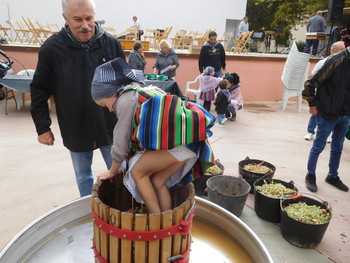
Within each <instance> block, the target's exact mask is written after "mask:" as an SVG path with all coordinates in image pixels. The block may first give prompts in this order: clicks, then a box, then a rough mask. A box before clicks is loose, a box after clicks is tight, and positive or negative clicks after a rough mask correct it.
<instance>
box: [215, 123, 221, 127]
mask: <svg viewBox="0 0 350 263" xmlns="http://www.w3.org/2000/svg"><path fill="white" fill-rule="evenodd" d="M214 126H218V127H222V126H223V125H222V124H219V123H215V125H214Z"/></svg>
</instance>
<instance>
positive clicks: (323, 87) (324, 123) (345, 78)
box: [302, 49, 350, 192]
mask: <svg viewBox="0 0 350 263" xmlns="http://www.w3.org/2000/svg"><path fill="white" fill-rule="evenodd" d="M349 68H350V54H349V50H348V49H345V50H343V51H341V52H338V53H337V54H335V55H332V56H331V57H330V58H328V59H327V61H326V62H325V63H324V65H323V66H322V67H321V68H320V69H319V70H318V71H317V72H316V73H315V74H312V75H311V76H310V77H309V78H308V79H307V80H306V81H305V85H304V86H305V89H304V90H303V92H302V96H303V98H304V99H306V100H307V101H308V103H309V107H310V110H309V111H310V113H311V114H312V115H317V117H316V118H317V132H316V138H315V140H314V142H313V144H312V147H311V150H310V153H309V158H308V163H307V174H306V177H305V184H306V188H307V189H308V190H309V191H311V192H317V184H316V167H317V161H318V157H319V155H320V153H321V152H322V151H323V150H324V148H325V146H326V143H327V142H326V141H327V138H328V136H329V135H330V134H331V132H332V131H333V135H332V142H331V147H330V148H331V150H330V156H329V163H328V167H329V170H328V174H327V177H326V179H325V181H326V183H328V184H331V185H333V186H335V187H336V188H338V189H339V190H341V191H344V192H348V191H349V187H347V186H346V185H345V184H344V183H343V182H342V181H341V180H340V178H339V175H338V168H339V164H340V159H341V154H342V151H343V144H344V140H345V135H346V132H347V130H348V126H349V120H350V104H349V98H350V74H349ZM316 91H317V92H316Z"/></svg>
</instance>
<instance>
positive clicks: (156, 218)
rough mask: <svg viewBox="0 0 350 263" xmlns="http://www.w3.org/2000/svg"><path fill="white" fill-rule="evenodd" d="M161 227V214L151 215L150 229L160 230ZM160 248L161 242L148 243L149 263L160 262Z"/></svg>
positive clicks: (149, 217)
mask: <svg viewBox="0 0 350 263" xmlns="http://www.w3.org/2000/svg"><path fill="white" fill-rule="evenodd" d="M160 226H161V215H160V214H150V215H148V229H149V230H150V231H153V230H159V229H161V228H160ZM159 248H160V241H159V240H154V241H149V242H148V263H150V262H159V256H160V254H159Z"/></svg>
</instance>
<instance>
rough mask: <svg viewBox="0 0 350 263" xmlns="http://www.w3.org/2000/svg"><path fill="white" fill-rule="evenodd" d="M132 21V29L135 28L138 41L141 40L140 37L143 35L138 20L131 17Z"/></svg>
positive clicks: (135, 17)
mask: <svg viewBox="0 0 350 263" xmlns="http://www.w3.org/2000/svg"><path fill="white" fill-rule="evenodd" d="M132 20H133V21H134V25H133V26H132V27H136V28H137V30H138V32H139V40H141V36H142V35H143V34H144V32H143V29H142V26H141V23H140V20H138V19H137V16H133V17H132Z"/></svg>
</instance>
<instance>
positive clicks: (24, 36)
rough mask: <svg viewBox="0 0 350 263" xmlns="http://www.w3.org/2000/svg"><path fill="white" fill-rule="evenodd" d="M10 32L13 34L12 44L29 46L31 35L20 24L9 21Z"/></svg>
mask: <svg viewBox="0 0 350 263" xmlns="http://www.w3.org/2000/svg"><path fill="white" fill-rule="evenodd" d="M9 24H10V26H11V28H12V30H13V31H14V32H15V38H14V39H13V40H12V42H13V43H22V44H31V43H32V40H33V33H32V32H31V30H30V29H29V28H28V27H27V26H26V25H24V24H23V23H22V22H20V21H17V20H9Z"/></svg>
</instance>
